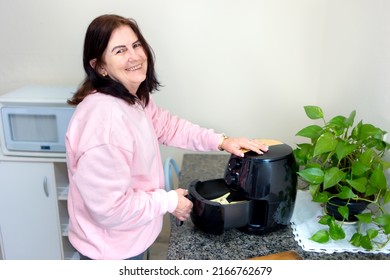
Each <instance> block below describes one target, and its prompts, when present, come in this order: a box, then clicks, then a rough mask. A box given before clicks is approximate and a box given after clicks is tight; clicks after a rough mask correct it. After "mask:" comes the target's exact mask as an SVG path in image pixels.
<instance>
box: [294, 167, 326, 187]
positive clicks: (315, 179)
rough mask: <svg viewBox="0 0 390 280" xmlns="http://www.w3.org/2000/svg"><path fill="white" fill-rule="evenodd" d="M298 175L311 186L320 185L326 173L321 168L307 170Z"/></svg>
mask: <svg viewBox="0 0 390 280" xmlns="http://www.w3.org/2000/svg"><path fill="white" fill-rule="evenodd" d="M297 173H298V175H299V176H301V178H302V179H303V180H305V181H306V182H308V183H310V184H311V185H319V184H321V183H322V182H323V181H324V172H323V171H322V170H321V169H320V168H316V167H313V168H306V169H303V170H302V171H299V172H297Z"/></svg>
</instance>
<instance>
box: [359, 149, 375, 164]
mask: <svg viewBox="0 0 390 280" xmlns="http://www.w3.org/2000/svg"><path fill="white" fill-rule="evenodd" d="M372 155H373V151H372V150H371V149H367V150H365V151H364V152H363V153H362V154H361V155H360V156H359V158H358V160H359V161H360V162H361V163H363V164H364V165H366V166H371V162H372Z"/></svg>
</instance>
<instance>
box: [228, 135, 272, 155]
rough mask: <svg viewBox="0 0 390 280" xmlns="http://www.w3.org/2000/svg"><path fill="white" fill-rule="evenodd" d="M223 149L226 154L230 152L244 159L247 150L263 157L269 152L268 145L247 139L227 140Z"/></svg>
mask: <svg viewBox="0 0 390 280" xmlns="http://www.w3.org/2000/svg"><path fill="white" fill-rule="evenodd" d="M221 148H222V149H223V150H225V151H226V152H229V153H231V154H234V155H236V156H239V157H243V156H244V152H245V151H247V150H249V151H253V152H255V153H258V154H259V155H262V154H264V153H265V152H267V151H268V145H267V144H265V143H264V142H261V141H258V140H253V139H249V138H245V137H241V138H230V137H229V138H226V139H225V140H224V141H223V142H222V145H221Z"/></svg>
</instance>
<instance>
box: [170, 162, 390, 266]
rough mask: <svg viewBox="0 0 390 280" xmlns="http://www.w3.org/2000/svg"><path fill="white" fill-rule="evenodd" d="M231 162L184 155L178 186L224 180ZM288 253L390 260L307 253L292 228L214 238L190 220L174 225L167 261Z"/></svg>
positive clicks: (314, 257)
mask: <svg viewBox="0 0 390 280" xmlns="http://www.w3.org/2000/svg"><path fill="white" fill-rule="evenodd" d="M228 160H229V155H227V154H185V155H184V157H183V162H182V167H181V174H180V178H179V186H180V187H182V188H187V187H188V185H189V184H190V183H191V182H192V181H194V180H200V181H204V180H210V179H217V178H222V177H223V173H224V171H225V168H226V164H227V162H228ZM298 207H299V205H298ZM288 250H294V251H296V252H297V253H298V254H299V255H301V257H302V258H303V259H306V260H354V259H359V260H388V259H390V255H389V254H368V253H333V254H327V253H314V252H307V251H304V250H303V249H302V248H301V247H300V246H299V245H298V243H297V242H296V241H295V240H294V235H293V233H292V229H291V228H290V227H286V228H284V229H281V230H278V231H276V232H272V233H267V234H264V235H250V234H247V233H243V232H241V231H239V230H237V229H229V230H226V231H225V232H224V233H223V234H222V235H212V234H207V233H204V232H202V231H200V230H199V229H197V228H196V227H195V226H194V225H193V223H192V222H191V220H190V219H189V220H188V221H186V222H184V224H183V225H182V226H176V225H175V223H174V222H172V225H171V235H170V241H169V247H168V254H167V259H169V260H238V259H241V260H242V259H248V258H252V257H257V256H264V255H269V254H274V253H278V252H283V251H288Z"/></svg>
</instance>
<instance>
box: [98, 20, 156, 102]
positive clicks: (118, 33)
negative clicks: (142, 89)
mask: <svg viewBox="0 0 390 280" xmlns="http://www.w3.org/2000/svg"><path fill="white" fill-rule="evenodd" d="M103 61H104V64H103V66H102V67H101V68H100V69H98V71H99V72H100V74H102V75H109V76H110V78H111V79H113V80H115V81H117V82H120V83H121V84H123V85H124V86H125V87H126V88H127V89H128V90H129V91H130V92H131V93H132V94H134V95H135V94H136V92H137V90H138V87H139V85H140V84H141V83H142V82H143V81H144V80H145V79H146V70H147V67H148V64H147V57H146V54H145V51H144V48H143V47H142V45H141V43H140V41H138V37H137V36H136V34H135V33H134V31H133V30H132V29H131V28H130V27H129V26H127V25H123V26H121V27H119V28H117V29H116V30H114V31H113V32H112V34H111V37H110V40H109V42H108V45H107V48H106V49H105V51H104V54H103Z"/></svg>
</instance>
